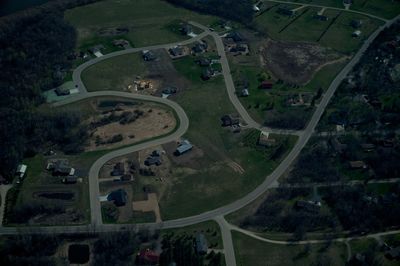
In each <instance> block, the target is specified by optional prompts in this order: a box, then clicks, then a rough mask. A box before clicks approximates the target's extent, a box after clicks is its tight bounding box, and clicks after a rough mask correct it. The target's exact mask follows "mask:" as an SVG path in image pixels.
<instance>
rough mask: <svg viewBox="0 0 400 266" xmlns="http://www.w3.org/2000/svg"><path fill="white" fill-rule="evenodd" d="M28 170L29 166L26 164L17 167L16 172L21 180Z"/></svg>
mask: <svg viewBox="0 0 400 266" xmlns="http://www.w3.org/2000/svg"><path fill="white" fill-rule="evenodd" d="M26 169H28V166H27V165H26V164H19V165H18V166H17V171H16V172H15V174H16V175H17V176H18V177H19V178H24V176H25V173H26Z"/></svg>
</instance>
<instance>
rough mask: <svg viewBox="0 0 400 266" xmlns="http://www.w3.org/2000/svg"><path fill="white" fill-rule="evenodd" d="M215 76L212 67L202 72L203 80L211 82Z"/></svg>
mask: <svg viewBox="0 0 400 266" xmlns="http://www.w3.org/2000/svg"><path fill="white" fill-rule="evenodd" d="M213 75H214V70H213V69H212V68H211V67H208V68H206V69H204V70H203V71H202V72H201V79H202V80H209V79H210V78H211V77H212V76H213Z"/></svg>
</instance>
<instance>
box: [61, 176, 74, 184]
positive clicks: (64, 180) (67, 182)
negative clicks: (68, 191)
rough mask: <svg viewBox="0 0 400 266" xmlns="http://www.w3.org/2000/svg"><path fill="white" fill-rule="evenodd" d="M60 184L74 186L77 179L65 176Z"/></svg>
mask: <svg viewBox="0 0 400 266" xmlns="http://www.w3.org/2000/svg"><path fill="white" fill-rule="evenodd" d="M62 182H63V183H64V184H75V183H76V182H78V178H77V177H76V176H67V177H65V178H63V180H62Z"/></svg>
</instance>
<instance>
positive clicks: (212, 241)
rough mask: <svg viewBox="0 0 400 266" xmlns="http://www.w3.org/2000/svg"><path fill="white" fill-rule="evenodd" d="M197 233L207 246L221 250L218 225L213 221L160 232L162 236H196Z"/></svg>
mask: <svg viewBox="0 0 400 266" xmlns="http://www.w3.org/2000/svg"><path fill="white" fill-rule="evenodd" d="M197 233H203V234H204V236H205V237H206V239H207V242H208V244H209V245H211V246H212V248H214V249H223V243H222V237H221V232H220V228H219V225H218V224H217V223H216V222H214V221H207V222H202V223H199V224H194V225H190V226H185V227H179V228H174V229H164V230H162V231H161V234H162V235H166V234H174V235H178V234H186V235H192V236H196V234H197Z"/></svg>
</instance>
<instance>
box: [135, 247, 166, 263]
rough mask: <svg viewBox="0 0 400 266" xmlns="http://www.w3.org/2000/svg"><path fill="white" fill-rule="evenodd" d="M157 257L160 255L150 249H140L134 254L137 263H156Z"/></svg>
mask: <svg viewBox="0 0 400 266" xmlns="http://www.w3.org/2000/svg"><path fill="white" fill-rule="evenodd" d="M159 259H160V256H159V255H158V254H157V253H155V252H154V251H153V250H150V249H146V250H141V251H140V252H139V253H138V254H137V256H136V261H137V263H138V264H144V265H157V264H158V261H159Z"/></svg>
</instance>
